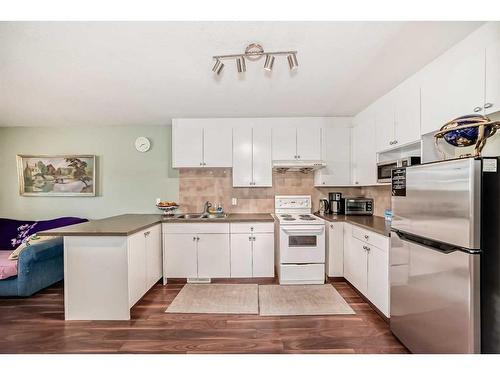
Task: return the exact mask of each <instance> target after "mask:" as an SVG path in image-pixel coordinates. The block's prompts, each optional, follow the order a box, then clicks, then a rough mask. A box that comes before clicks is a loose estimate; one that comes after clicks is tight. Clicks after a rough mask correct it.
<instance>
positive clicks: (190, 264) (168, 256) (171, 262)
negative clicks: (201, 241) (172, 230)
mask: <svg viewBox="0 0 500 375" xmlns="http://www.w3.org/2000/svg"><path fill="white" fill-rule="evenodd" d="M196 237H197V236H196V234H169V233H168V234H165V235H164V237H163V240H164V241H163V244H164V250H163V256H164V257H165V262H164V263H165V266H166V267H165V268H166V269H165V274H164V275H163V277H165V278H168V277H182V278H184V277H186V278H187V277H198V258H197V251H196Z"/></svg>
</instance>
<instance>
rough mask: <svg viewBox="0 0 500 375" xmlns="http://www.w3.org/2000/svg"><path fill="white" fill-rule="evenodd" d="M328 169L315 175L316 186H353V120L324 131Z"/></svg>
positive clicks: (326, 128) (331, 126) (324, 158)
mask: <svg viewBox="0 0 500 375" xmlns="http://www.w3.org/2000/svg"><path fill="white" fill-rule="evenodd" d="M322 135H323V136H322V143H323V157H322V159H323V160H324V161H325V162H326V167H325V168H321V169H319V170H317V171H316V172H315V173H314V186H341V185H350V184H351V119H346V120H345V121H342V123H336V122H335V123H333V124H331V125H330V126H328V127H324V128H323V129H322Z"/></svg>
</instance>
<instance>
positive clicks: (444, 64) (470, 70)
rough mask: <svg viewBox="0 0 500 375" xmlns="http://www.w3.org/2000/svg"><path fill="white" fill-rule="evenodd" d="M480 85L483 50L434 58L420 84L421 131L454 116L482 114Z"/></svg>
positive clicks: (437, 126)
mask: <svg viewBox="0 0 500 375" xmlns="http://www.w3.org/2000/svg"><path fill="white" fill-rule="evenodd" d="M484 84H485V51H484V49H471V50H469V51H467V52H466V51H464V53H462V54H460V55H459V56H455V54H453V53H452V54H450V55H449V56H448V55H447V56H445V58H443V59H441V60H439V61H436V62H435V63H434V64H433V65H432V66H431V67H430V69H429V71H428V72H427V74H425V76H424V78H423V83H422V134H425V133H429V132H432V131H437V130H439V129H440V128H441V127H442V126H443V125H444V124H445V123H447V122H448V121H450V120H453V119H454V118H457V117H460V116H464V115H469V114H474V113H478V114H482V113H483V103H484V87H485V85H484Z"/></svg>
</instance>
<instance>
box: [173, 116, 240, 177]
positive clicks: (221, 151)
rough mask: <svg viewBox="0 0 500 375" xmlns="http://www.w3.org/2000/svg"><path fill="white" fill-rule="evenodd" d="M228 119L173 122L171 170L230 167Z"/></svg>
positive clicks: (230, 145)
mask: <svg viewBox="0 0 500 375" xmlns="http://www.w3.org/2000/svg"><path fill="white" fill-rule="evenodd" d="M232 151H233V150H232V125H231V121H230V119H174V120H172V166H173V167H174V168H200V167H210V168H215V167H231V166H232V165H233V160H232V154H233V152H232Z"/></svg>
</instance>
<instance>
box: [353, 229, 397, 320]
mask: <svg viewBox="0 0 500 375" xmlns="http://www.w3.org/2000/svg"><path fill="white" fill-rule="evenodd" d="M344 277H345V278H346V280H347V281H349V282H350V283H351V284H352V285H354V287H355V288H356V289H358V290H359V291H360V292H361V293H362V294H363V295H364V296H365V297H366V298H368V300H369V301H370V302H371V303H373V304H374V305H375V306H376V307H377V308H378V309H379V310H380V311H381V312H382V313H383V314H384V315H385V316H387V317H389V239H388V238H387V237H385V236H382V235H380V234H378V233H374V232H371V231H369V230H365V229H361V228H359V227H357V226H355V225H354V226H353V225H351V224H344Z"/></svg>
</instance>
